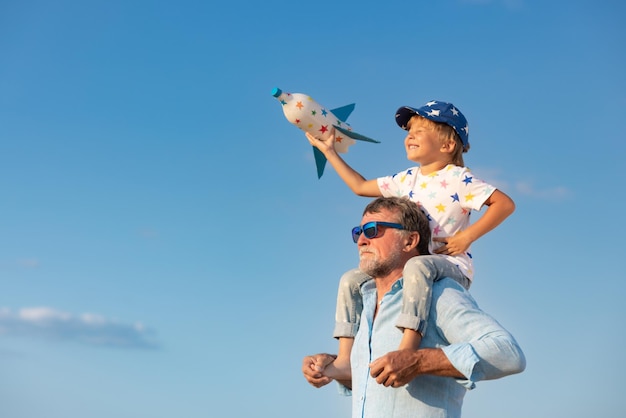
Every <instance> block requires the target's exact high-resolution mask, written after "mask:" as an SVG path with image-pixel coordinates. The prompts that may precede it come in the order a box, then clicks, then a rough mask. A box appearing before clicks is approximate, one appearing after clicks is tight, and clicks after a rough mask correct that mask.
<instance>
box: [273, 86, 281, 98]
mask: <svg viewBox="0 0 626 418" xmlns="http://www.w3.org/2000/svg"><path fill="white" fill-rule="evenodd" d="M281 94H283V91H282V90H281V89H279V88H278V87H274V89H273V90H272V96H274V97H278V96H280V95H281Z"/></svg>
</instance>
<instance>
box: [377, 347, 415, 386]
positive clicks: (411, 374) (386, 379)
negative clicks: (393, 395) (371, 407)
mask: <svg viewBox="0 0 626 418" xmlns="http://www.w3.org/2000/svg"><path fill="white" fill-rule="evenodd" d="M417 353H418V352H417V351H415V350H411V349H406V350H398V351H391V352H389V353H387V354H385V355H384V356H382V357H379V358H378V359H376V360H374V361H373V362H372V363H370V375H371V376H372V377H373V378H374V379H376V382H378V383H380V384H381V385H383V386H386V387H389V386H392V387H394V388H399V387H401V386H404V385H406V384H407V383H409V382H410V381H411V380H413V378H415V376H417V375H418V374H420V370H419V356H418V354H417Z"/></svg>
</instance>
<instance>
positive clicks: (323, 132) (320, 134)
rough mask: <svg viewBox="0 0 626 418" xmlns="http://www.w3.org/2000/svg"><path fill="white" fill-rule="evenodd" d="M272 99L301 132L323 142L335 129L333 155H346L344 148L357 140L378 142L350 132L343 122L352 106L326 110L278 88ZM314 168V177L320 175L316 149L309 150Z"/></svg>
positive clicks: (320, 161) (321, 166) (320, 160)
mask: <svg viewBox="0 0 626 418" xmlns="http://www.w3.org/2000/svg"><path fill="white" fill-rule="evenodd" d="M272 96H274V97H276V99H278V101H279V102H280V103H281V104H282V107H283V113H284V114H285V117H286V118H287V120H288V121H289V122H291V123H292V124H294V125H296V126H297V127H298V128H300V129H302V130H303V131H305V132H309V133H310V134H312V135H315V137H317V138H320V139H321V140H325V139H327V138H328V137H329V136H330V130H331V128H332V127H334V128H335V149H336V150H337V152H341V153H345V152H348V147H349V146H350V145H353V144H354V143H355V141H354V140H355V139H356V140H359V141H367V142H374V143H379V141H376V140H374V139H372V138H368V137H366V136H364V135H361V134H358V133H356V132H353V131H352V128H351V127H350V125H349V124H348V123H346V119H348V116H350V114H351V113H352V111H353V110H354V103H352V104H349V105H346V106H343V107H340V108H337V109H332V110H329V109H327V108H325V107H323V106H321V105H320V104H318V103H317V102H316V101H315V100H313V99H312V98H311V97H310V96H307V95H306V94H301V93H285V92H283V91H282V90H281V89H279V88H278V87H276V88H274V90H272ZM313 154H314V156H315V165H316V166H317V178H320V177H322V174H324V167H325V166H326V157H324V154H322V152H321V151H320V150H318V149H317V148H315V147H313Z"/></svg>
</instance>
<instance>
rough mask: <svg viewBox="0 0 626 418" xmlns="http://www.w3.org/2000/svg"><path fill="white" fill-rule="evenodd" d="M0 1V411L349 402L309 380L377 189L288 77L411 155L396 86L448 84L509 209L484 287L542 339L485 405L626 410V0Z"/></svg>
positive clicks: (478, 283) (483, 253)
mask: <svg viewBox="0 0 626 418" xmlns="http://www.w3.org/2000/svg"><path fill="white" fill-rule="evenodd" d="M248 3H249V4H246V3H243V4H242V3H237V2H235V3H233V2H230V3H222V4H220V5H219V7H218V6H216V5H215V4H213V3H210V2H201V1H186V0H182V1H176V2H173V1H171V2H166V1H119V0H108V1H72V0H67V1H55V2H47V1H36V0H35V1H20V2H8V1H0V56H1V57H2V59H1V60H0V147H1V148H0V187H1V189H0V190H1V193H0V213H1V217H0V234H1V236H2V239H0V283H1V284H2V292H0V415H1V416H3V417H7V418H9V417H10V418H38V417H43V416H45V417H46V418H61V417H62V418H85V417H89V418H105V417H106V418H109V417H117V418H126V417H129V418H130V417H133V418H135V417H151V418H160V417H174V416H184V417H207V416H220V417H250V416H271V417H275V418H280V417H294V416H297V417H300V418H308V417H320V416H337V417H341V416H349V411H350V400H349V399H347V398H343V397H340V396H338V395H337V393H336V390H335V387H334V386H332V385H329V386H327V387H325V388H322V389H319V390H316V389H314V388H312V387H311V386H309V385H308V384H307V383H306V382H305V381H304V379H303V378H302V376H301V373H300V362H301V359H302V357H303V356H304V355H306V354H311V353H315V352H322V351H328V352H333V351H335V341H334V340H333V339H332V338H331V330H332V324H333V315H334V302H335V291H336V285H337V280H338V278H339V276H340V274H341V273H342V272H343V271H345V270H347V269H349V268H351V267H353V266H355V265H356V263H357V255H356V250H355V248H354V244H353V243H352V242H351V239H350V235H349V230H350V228H351V227H352V226H354V225H356V224H357V223H358V221H359V219H360V214H361V211H362V209H363V207H364V206H365V204H366V203H367V202H368V201H369V200H368V199H365V198H360V197H357V196H354V195H352V194H351V192H349V190H348V188H347V187H346V186H345V185H344V184H343V183H342V182H341V181H340V179H339V178H338V177H337V175H336V173H335V172H334V171H333V170H332V168H330V167H329V168H327V170H326V173H325V174H324V176H323V177H322V178H321V179H320V180H318V179H317V177H316V174H315V165H314V161H313V157H312V152H311V148H310V145H309V144H308V142H306V140H305V138H304V135H303V134H302V133H301V132H300V131H298V130H297V129H296V128H295V127H294V126H292V125H290V124H289V123H288V122H287V121H286V120H285V119H284V117H283V116H282V113H281V109H280V105H279V103H278V102H277V101H276V100H275V99H274V98H273V97H272V96H271V91H272V89H273V88H274V87H280V88H281V89H283V90H285V91H291V92H300V93H306V94H309V95H311V96H312V97H313V98H315V99H316V100H317V101H318V102H320V103H322V104H324V105H325V106H327V107H330V108H334V107H339V106H342V105H345V104H348V103H352V102H355V103H356V109H355V111H354V113H353V114H352V116H351V117H350V119H349V120H348V122H350V123H351V125H352V127H353V128H354V129H355V130H356V131H358V132H360V133H362V134H364V135H367V136H370V137H372V138H376V139H378V140H380V141H381V143H380V144H369V143H359V144H357V145H355V146H354V147H352V148H351V150H350V152H349V153H348V154H346V155H345V158H346V160H347V161H348V162H349V163H351V164H352V165H353V166H354V167H355V168H356V169H357V170H358V171H360V172H361V173H362V174H363V175H364V176H365V177H367V178H374V177H378V176H382V175H388V174H392V173H395V172H397V171H400V170H402V169H405V168H408V167H409V166H410V165H411V164H410V162H408V161H407V160H406V157H405V154H404V151H403V146H402V140H403V137H404V135H403V131H401V130H400V129H399V128H398V127H397V126H396V124H395V121H394V119H393V115H394V112H395V110H396V109H397V108H398V107H400V106H402V105H412V106H418V105H421V104H423V103H425V102H427V101H429V100H431V99H438V100H445V101H450V102H453V103H454V104H455V105H457V106H458V107H459V108H460V109H461V110H462V111H463V113H464V114H465V116H466V117H467V118H468V120H469V125H470V141H471V143H472V149H471V151H470V152H469V154H467V156H466V158H465V162H466V164H467V165H468V166H469V167H471V168H472V169H473V171H474V172H475V173H476V175H477V176H480V177H482V178H484V179H485V180H488V181H490V182H492V183H494V184H496V185H498V186H499V187H500V188H501V189H502V190H503V191H505V192H506V193H508V194H509V195H510V196H511V197H512V198H513V199H514V200H515V202H516V204H517V210H516V212H515V213H514V214H513V215H512V216H511V217H510V218H509V219H508V220H507V221H506V222H505V223H504V224H503V225H502V226H501V227H500V228H498V229H497V230H496V231H494V232H492V233H490V234H488V235H487V236H485V237H484V238H483V239H481V240H480V241H478V242H477V243H475V245H474V246H473V252H474V255H475V260H476V271H477V273H476V277H475V284H474V285H473V287H472V293H473V294H474V296H475V298H476V299H477V300H478V302H479V304H480V305H481V306H482V307H483V308H484V309H485V310H487V311H489V312H490V313H492V314H493V315H494V316H496V317H497V318H498V319H499V320H500V322H501V323H502V324H503V325H504V326H505V327H507V328H508V329H509V330H511V331H512V332H513V333H514V335H515V336H516V337H517V339H518V341H519V343H520V344H521V346H522V347H523V349H524V350H525V353H526V356H527V360H528V367H527V370H526V371H525V372H524V373H523V374H521V375H516V376H512V377H508V378H506V379H503V380H499V381H494V382H482V383H480V384H479V385H478V387H477V389H475V390H473V391H471V392H470V393H468V395H467V397H466V401H465V414H464V416H465V417H484V416H506V417H508V418H527V417H530V416H532V417H535V418H541V417H546V418H547V417H550V418H552V417H555V416H567V417H573V418H578V417H581V418H582V417H588V416H592V415H594V416H602V417H609V418H610V417H618V416H619V417H621V416H622V415H623V412H621V409H622V408H623V406H622V403H621V402H620V399H621V397H620V396H619V392H618V388H619V387H620V383H621V377H622V376H623V375H624V374H625V373H626V368H625V367H624V365H623V364H622V363H623V362H622V361H620V359H621V356H622V355H623V353H624V350H625V349H626V336H625V335H624V332H623V330H624V325H623V323H622V322H621V321H622V320H623V319H624V318H626V308H625V306H626V304H625V303H624V302H623V295H624V293H625V291H626V285H625V283H624V282H625V281H624V272H623V263H622V262H620V261H619V260H621V259H622V257H623V243H622V242H621V236H622V235H624V232H625V230H624V224H623V222H622V221H620V219H621V215H620V213H621V210H620V209H619V207H620V206H619V205H620V204H622V203H623V198H621V194H622V192H620V190H621V189H622V188H623V183H624V180H626V178H625V176H624V172H623V170H622V165H623V160H624V157H626V145H625V144H624V137H625V134H624V133H623V131H622V129H621V125H622V121H623V119H624V117H623V111H624V109H625V108H626V82H625V81H626V80H625V76H624V74H626V30H625V29H624V26H623V20H624V17H625V16H626V6H624V4H623V3H622V2H618V1H597V2H592V1H580V0H571V1H554V2H543V1H530V0H465V1H462V0H443V1H438V2H413V3H409V2H399V1H388V2H380V3H376V4H374V3H371V4H369V3H363V2H353V1H345V2H330V1H326V0H322V1H318V2H315V3H311V2H293V1H281V0H272V1H267V2H261V3H259V2H248Z"/></svg>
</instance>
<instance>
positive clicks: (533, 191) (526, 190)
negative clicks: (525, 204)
mask: <svg viewBox="0 0 626 418" xmlns="http://www.w3.org/2000/svg"><path fill="white" fill-rule="evenodd" d="M515 190H516V191H517V192H518V193H520V194H523V195H525V196H530V197H534V198H538V199H548V200H561V199H565V198H567V197H569V196H570V195H571V192H570V190H569V189H567V188H566V187H562V186H557V187H552V188H546V189H537V188H536V187H535V186H533V185H532V184H531V183H528V182H518V183H516V184H515Z"/></svg>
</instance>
